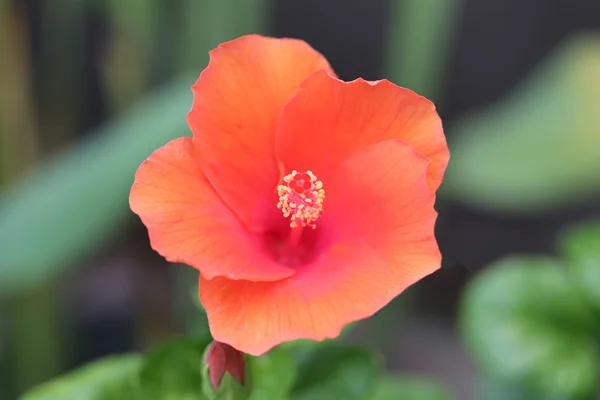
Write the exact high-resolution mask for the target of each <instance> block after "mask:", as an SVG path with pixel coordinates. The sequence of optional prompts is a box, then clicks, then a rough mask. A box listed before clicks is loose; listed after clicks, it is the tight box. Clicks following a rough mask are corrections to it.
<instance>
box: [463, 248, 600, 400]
mask: <svg viewBox="0 0 600 400" xmlns="http://www.w3.org/2000/svg"><path fill="white" fill-rule="evenodd" d="M461 311H462V315H461V323H462V329H463V333H464V336H465V339H466V342H467V345H468V346H469V348H470V350H471V351H472V353H473V356H474V357H475V359H476V360H477V361H478V362H479V364H481V366H482V367H483V368H484V370H485V371H486V372H488V373H489V374H490V375H491V376H493V377H496V378H498V379H502V380H507V381H511V382H515V383H522V384H523V385H524V386H525V387H529V388H531V389H532V390H534V391H535V392H537V393H539V394H541V395H557V396H566V397H569V398H570V397H573V398H578V397H581V396H589V395H590V394H591V393H592V391H593V389H594V387H595V385H596V380H597V377H598V373H599V372H600V369H599V365H598V363H599V361H598V345H597V343H596V341H595V330H596V315H595V313H594V311H593V309H591V307H590V305H589V304H588V303H587V302H586V300H585V298H584V297H583V296H582V294H581V293H580V291H579V290H578V288H577V286H576V285H574V284H573V283H572V282H570V281H569V279H568V275H567V274H566V273H565V271H564V268H563V266H562V265H561V264H560V263H559V262H558V261H556V260H554V259H550V258H545V257H526V256H523V257H510V258H506V259H504V260H501V261H499V262H498V263H496V264H495V265H493V266H491V267H490V268H489V269H486V270H485V271H483V272H481V273H480V274H479V275H478V276H477V277H476V278H475V279H474V280H473V281H472V282H471V284H470V285H469V287H468V288H467V290H466V292H465V295H464V298H463V301H462V309H461Z"/></svg>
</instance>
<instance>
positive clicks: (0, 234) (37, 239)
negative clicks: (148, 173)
mask: <svg viewBox="0 0 600 400" xmlns="http://www.w3.org/2000/svg"><path fill="white" fill-rule="evenodd" d="M193 82H194V77H193V76H185V77H183V78H181V79H178V80H176V81H173V82H171V83H170V84H169V85H167V87H165V88H164V89H161V90H158V91H157V92H155V93H153V94H152V95H150V96H148V97H147V98H146V99H145V100H144V101H142V102H140V103H139V104H138V105H137V106H135V107H134V108H132V109H131V110H130V111H128V112H126V113H125V114H124V115H122V116H121V117H119V118H117V119H116V120H115V121H113V122H111V123H109V124H107V125H105V126H104V127H102V128H100V129H99V130H98V131H97V132H94V133H93V134H92V135H90V139H89V140H87V141H85V142H84V143H82V144H81V145H78V146H76V147H73V148H70V149H69V150H68V151H66V152H65V153H63V154H61V155H59V156H58V157H56V158H55V159H53V160H51V161H49V162H47V163H46V164H44V165H42V166H40V167H39V168H38V169H37V171H36V172H35V173H33V174H32V175H31V176H29V177H28V178H27V179H24V180H22V181H20V182H19V183H18V184H17V185H16V186H14V187H11V188H10V189H9V190H8V191H6V192H4V193H2V195H1V197H0V254H2V263H1V264H0V293H6V292H14V291H18V290H23V289H26V288H30V287H32V286H34V285H38V284H40V283H41V282H44V281H45V280H47V279H49V278H51V277H52V276H54V275H55V274H57V273H59V272H60V271H61V270H63V269H64V268H66V267H68V266H70V265H72V264H73V263H75V262H76V261H78V260H80V259H82V258H83V257H85V256H86V255H89V254H90V253H91V252H93V251H95V250H97V249H99V248H101V247H102V246H105V245H106V242H107V240H109V239H110V237H111V236H112V235H114V234H115V233H116V232H118V231H119V230H120V229H121V228H122V227H123V225H124V223H125V222H126V221H127V217H132V214H131V212H130V210H129V206H128V200H127V199H128V193H129V189H130V187H131V184H132V183H133V177H134V174H135V171H136V169H137V167H138V166H139V164H140V163H141V162H142V161H143V160H144V159H145V158H146V157H148V156H149V155H150V153H151V152H152V151H153V150H155V149H156V148H158V147H160V146H162V145H163V144H165V143H166V142H168V141H169V140H171V139H173V138H176V137H178V136H184V135H187V134H188V132H189V131H188V128H187V126H186V113H187V111H188V110H189V108H190V105H191V101H192V96H191V91H190V89H189V86H190V84H191V83H193Z"/></svg>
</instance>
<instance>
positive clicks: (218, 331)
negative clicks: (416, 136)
mask: <svg viewBox="0 0 600 400" xmlns="http://www.w3.org/2000/svg"><path fill="white" fill-rule="evenodd" d="M428 164H429V162H428V160H426V159H425V158H424V157H423V156H421V155H420V154H418V153H417V152H416V151H414V149H413V148H412V147H410V146H408V145H406V144H404V143H401V142H398V141H385V142H381V143H379V144H376V145H373V146H370V147H368V148H366V149H364V150H363V151H361V152H360V153H358V154H357V155H355V156H354V157H353V158H351V159H350V160H348V161H347V162H345V163H343V164H342V165H341V166H340V168H339V170H338V172H337V176H335V177H333V178H332V180H331V185H330V187H329V191H328V193H327V197H326V203H325V205H326V209H325V213H326V214H325V215H324V217H323V219H322V220H319V221H318V227H317V230H319V229H324V230H326V232H325V234H326V235H327V237H330V236H331V238H332V240H333V244H332V245H331V248H330V249H329V251H327V252H326V253H325V254H324V255H323V256H322V257H321V258H320V259H319V260H317V261H315V262H314V263H313V264H310V265H305V266H303V267H302V268H299V269H298V271H297V273H296V274H295V275H294V276H292V277H290V278H288V279H285V280H282V281H277V282H257V283H254V282H248V281H233V280H229V279H225V278H217V279H213V280H207V279H205V278H204V277H202V276H201V277H200V288H199V290H200V299H201V301H202V303H203V304H204V306H205V308H206V310H207V313H208V320H209V324H210V329H211V332H212V334H213V336H214V338H215V339H216V340H219V341H221V342H225V343H229V344H230V345H232V346H233V347H235V348H237V349H238V350H241V351H243V352H246V353H250V354H253V355H260V354H262V353H264V352H266V351H268V350H269V349H270V348H271V347H273V346H275V345H277V344H279V343H281V342H285V341H289V340H295V339H300V338H303V339H314V340H322V339H325V338H331V337H335V336H337V335H338V333H339V332H340V330H341V329H342V327H343V326H344V325H346V324H348V323H350V322H352V321H355V320H359V319H362V318H366V317H368V316H370V315H372V314H373V313H375V312H376V311H378V310H379V309H380V308H382V307H383V306H385V305H386V304H387V303H388V302H389V301H390V300H392V299H393V298H394V297H395V296H397V295H398V294H399V293H400V292H402V291H403V290H404V289H405V288H406V287H408V286H410V285H411V284H413V283H415V282H416V281H418V280H419V279H421V278H423V277H424V276H426V275H428V274H430V273H432V272H433V271H435V270H436V269H437V268H439V267H440V263H441V255H440V252H439V250H438V247H437V243H436V241H435V237H434V224H435V219H436V216H437V214H436V212H435V210H434V208H433V203H434V194H433V193H432V192H431V190H430V189H429V187H428V186H427V183H426V179H425V177H426V170H427V166H428Z"/></svg>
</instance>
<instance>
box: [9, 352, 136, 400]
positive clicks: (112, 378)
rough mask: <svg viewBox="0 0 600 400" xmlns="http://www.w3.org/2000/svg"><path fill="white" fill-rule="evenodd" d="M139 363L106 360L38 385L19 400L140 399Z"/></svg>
mask: <svg viewBox="0 0 600 400" xmlns="http://www.w3.org/2000/svg"><path fill="white" fill-rule="evenodd" d="M141 364H142V357H141V356H140V355H133V354H132V355H124V356H113V357H107V358H104V359H102V360H100V361H96V362H94V363H92V364H89V365H87V366H85V367H82V368H80V369H78V370H75V371H74V372H71V373H69V374H67V375H64V376H61V377H59V378H56V379H54V380H52V381H50V382H48V383H45V384H43V385H41V386H38V387H36V388H34V389H33V390H31V391H29V392H28V393H26V394H24V395H23V396H22V397H21V400H121V399H129V400H133V399H140V397H139V393H138V392H137V377H138V375H137V374H138V372H139V369H140V367H141ZM140 400H142V399H140Z"/></svg>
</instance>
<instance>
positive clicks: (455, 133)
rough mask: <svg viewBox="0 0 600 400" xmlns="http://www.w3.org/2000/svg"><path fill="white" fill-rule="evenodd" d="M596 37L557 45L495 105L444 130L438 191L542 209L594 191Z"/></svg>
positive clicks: (598, 172) (598, 143)
mask: <svg viewBox="0 0 600 400" xmlns="http://www.w3.org/2000/svg"><path fill="white" fill-rule="evenodd" d="M599 77H600V36H599V35H589V36H581V37H577V38H574V39H572V40H569V41H568V42H567V43H565V44H564V45H563V46H561V47H560V48H559V49H558V50H557V51H556V52H555V53H554V54H553V55H552V56H551V57H550V58H549V59H548V60H547V61H545V62H544V63H543V66H542V67H541V68H539V69H537V70H536V71H535V72H534V73H533V74H532V75H531V76H529V77H528V78H527V79H526V81H525V82H523V83H522V84H521V85H520V86H519V87H518V88H517V89H516V90H515V91H514V92H513V93H511V94H510V95H509V96H508V97H507V98H506V99H504V100H503V101H502V102H500V103H499V104H496V105H493V106H491V107H489V108H488V109H486V110H482V111H480V112H477V113H475V114H473V115H470V116H467V117H466V118H464V119H462V120H460V121H459V123H458V124H457V125H455V126H453V127H450V131H452V135H450V150H451V153H452V160H451V162H450V165H449V166H448V171H447V175H446V177H445V179H444V185H443V186H442V190H441V192H440V193H441V194H442V195H447V196H450V197H452V198H454V199H457V200H460V201H461V202H464V203H469V204H471V205H474V206H477V207H480V208H485V209H489V210H496V211H502V212H515V213H520V212H525V213H532V212H543V211H546V210H549V209H553V208H558V207H560V206H564V205H566V204H569V203H572V202H576V201H580V200H583V199H587V198H590V197H594V196H598V194H600V157H598V154H600V113H599V112H598V104H600V78H599Z"/></svg>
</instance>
